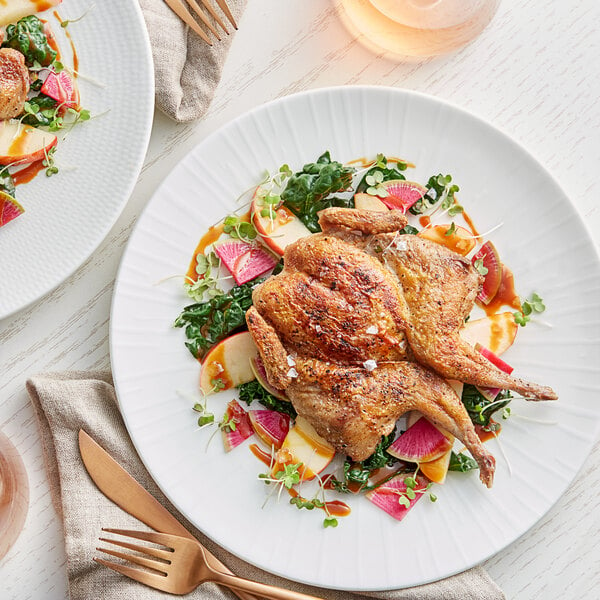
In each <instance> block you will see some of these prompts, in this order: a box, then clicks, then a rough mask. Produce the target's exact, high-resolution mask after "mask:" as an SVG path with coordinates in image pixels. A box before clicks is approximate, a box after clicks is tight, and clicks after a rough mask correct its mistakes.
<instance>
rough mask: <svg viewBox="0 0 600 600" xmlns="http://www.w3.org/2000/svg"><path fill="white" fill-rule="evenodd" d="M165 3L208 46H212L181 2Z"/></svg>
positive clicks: (168, 1)
mask: <svg viewBox="0 0 600 600" xmlns="http://www.w3.org/2000/svg"><path fill="white" fill-rule="evenodd" d="M165 3H166V4H167V5H168V6H169V8H170V9H171V10H172V11H173V12H174V13H175V14H176V15H177V16H178V17H179V18H180V19H181V20H182V21H183V22H184V23H185V24H186V25H188V26H189V27H190V28H191V29H193V30H194V31H195V32H196V33H197V34H198V35H199V36H200V37H201V38H202V39H203V40H204V41H205V42H206V43H207V44H208V45H209V46H212V42H211V41H210V39H209V37H208V36H207V35H206V33H204V31H202V28H201V27H200V25H198V23H196V20H195V19H194V17H192V15H191V14H190V13H189V12H188V10H187V8H186V7H185V6H184V4H183V2H182V1H181V0H165Z"/></svg>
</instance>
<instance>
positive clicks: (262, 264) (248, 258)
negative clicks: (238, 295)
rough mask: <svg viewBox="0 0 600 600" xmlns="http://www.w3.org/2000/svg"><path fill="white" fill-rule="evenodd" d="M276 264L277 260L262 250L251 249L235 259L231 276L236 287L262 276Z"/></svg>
mask: <svg viewBox="0 0 600 600" xmlns="http://www.w3.org/2000/svg"><path fill="white" fill-rule="evenodd" d="M276 264H277V259H276V258H275V257H274V256H273V255H272V254H271V253H270V252H267V251H266V250H263V249H262V248H258V247H253V248H251V249H250V250H249V251H248V252H246V253H245V254H242V255H241V256H240V257H239V258H237V259H236V261H235V264H234V266H233V271H231V274H232V275H233V278H234V279H235V282H236V283H237V284H238V285H242V284H244V283H247V282H248V281H252V280H253V279H256V278H257V277H260V275H264V274H265V273H266V272H267V271H270V270H271V269H273V268H274V267H275V265H276Z"/></svg>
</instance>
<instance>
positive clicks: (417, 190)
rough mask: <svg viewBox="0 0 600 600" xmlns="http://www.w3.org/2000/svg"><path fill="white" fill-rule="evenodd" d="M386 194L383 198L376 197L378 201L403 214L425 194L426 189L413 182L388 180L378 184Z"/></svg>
mask: <svg viewBox="0 0 600 600" xmlns="http://www.w3.org/2000/svg"><path fill="white" fill-rule="evenodd" d="M380 185H381V187H383V188H384V189H385V191H386V192H387V193H388V195H387V196H385V198H382V197H381V196H378V198H380V200H381V201H382V202H383V203H384V204H385V205H386V206H387V207H388V208H392V209H393V208H395V209H398V210H401V211H402V212H403V213H406V211H407V210H408V209H409V208H410V207H411V206H412V205H413V204H414V203H415V202H417V201H418V200H420V199H421V198H422V197H423V196H424V195H425V194H426V193H427V188H426V187H424V186H422V185H421V184H420V183H416V182H415V181H406V180H405V179H390V181H384V182H383V183H381V184H380Z"/></svg>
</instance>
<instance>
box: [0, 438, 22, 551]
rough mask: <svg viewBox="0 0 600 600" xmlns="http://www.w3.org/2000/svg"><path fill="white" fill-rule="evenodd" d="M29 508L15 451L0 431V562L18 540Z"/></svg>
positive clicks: (20, 463)
mask: <svg viewBox="0 0 600 600" xmlns="http://www.w3.org/2000/svg"><path fill="white" fill-rule="evenodd" d="M28 508H29V483H28V481H27V473H26V472H25V465H24V464H23V461H22V460H21V456H20V455H19V453H18V452H17V449H16V448H15V447H14V446H13V445H12V443H11V442H10V440H9V439H8V438H7V437H6V436H5V435H4V434H3V433H2V432H1V431H0V559H1V558H2V557H3V556H4V555H5V554H6V553H7V552H8V549H9V548H10V547H11V546H12V545H13V544H14V542H15V541H16V539H17V538H18V537H19V534H20V533H21V530H22V529H23V524H24V523H25V517H26V515H27V509H28Z"/></svg>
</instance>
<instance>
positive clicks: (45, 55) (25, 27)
mask: <svg viewBox="0 0 600 600" xmlns="http://www.w3.org/2000/svg"><path fill="white" fill-rule="evenodd" d="M2 46H3V47H4V48H13V49H14V50H18V51H19V52H21V53H22V54H23V55H24V56H25V62H26V63H27V65H28V66H30V67H31V66H33V64H34V63H36V62H37V63H39V64H40V65H42V66H44V67H46V66H48V65H50V64H52V63H53V62H54V60H55V59H56V51H55V50H54V49H53V48H52V47H51V46H50V44H49V43H48V38H47V36H46V34H45V32H44V24H43V23H42V21H40V19H38V18H37V17H36V16H35V15H31V16H29V17H23V18H22V19H20V20H19V21H17V23H13V24H11V25H9V26H8V27H7V28H6V39H5V40H4V43H3V44H2Z"/></svg>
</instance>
